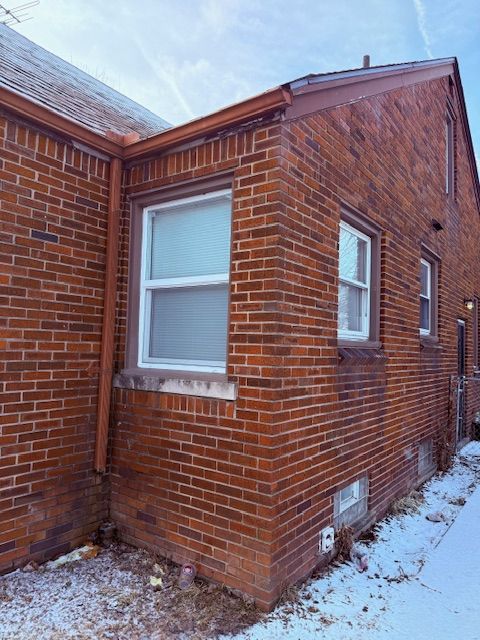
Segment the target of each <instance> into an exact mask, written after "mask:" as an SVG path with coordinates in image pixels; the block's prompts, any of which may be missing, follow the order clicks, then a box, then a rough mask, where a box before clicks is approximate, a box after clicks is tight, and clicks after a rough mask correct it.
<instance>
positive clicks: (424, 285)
mask: <svg viewBox="0 0 480 640" xmlns="http://www.w3.org/2000/svg"><path fill="white" fill-rule="evenodd" d="M431 301H432V265H431V264H430V262H427V261H426V260H423V259H422V261H421V263H420V333H422V334H427V333H430V330H431V320H430V318H431Z"/></svg>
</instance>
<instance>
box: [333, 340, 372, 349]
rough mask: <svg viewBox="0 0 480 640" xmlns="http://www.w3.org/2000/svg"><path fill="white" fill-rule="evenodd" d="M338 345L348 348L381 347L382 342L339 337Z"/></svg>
mask: <svg viewBox="0 0 480 640" xmlns="http://www.w3.org/2000/svg"><path fill="white" fill-rule="evenodd" d="M337 344H338V346H339V347H345V348H348V349H381V348H382V343H381V342H378V341H376V340H347V339H346V338H338V343H337Z"/></svg>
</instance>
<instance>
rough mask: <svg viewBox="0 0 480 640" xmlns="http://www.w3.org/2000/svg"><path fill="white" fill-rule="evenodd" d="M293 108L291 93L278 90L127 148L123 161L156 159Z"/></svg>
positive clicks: (272, 90) (283, 88)
mask: <svg viewBox="0 0 480 640" xmlns="http://www.w3.org/2000/svg"><path fill="white" fill-rule="evenodd" d="M291 104H292V95H291V92H290V91H289V90H288V89H286V88H285V87H276V88H275V89H271V90H270V91H266V92H265V93H262V94H260V95H258V96H254V97H253V98H248V99H247V100H244V101H243V102H239V103H236V104H233V105H230V106H228V107H225V108H224V109H221V110H220V111H215V113H212V114H210V115H207V116H204V117H202V118H197V119H196V120H191V121H190V122H187V123H186V124H182V125H179V126H177V127H172V128H171V129H165V131H162V132H161V133H158V134H156V135H154V136H152V137H150V138H147V139H146V140H141V141H140V142H135V143H134V144H130V145H128V146H127V147H126V148H125V151H124V158H125V160H138V159H141V158H144V157H145V156H149V155H154V154H157V153H160V152H163V151H164V150H165V149H167V148H170V147H173V146H177V145H181V144H184V143H186V142H189V141H191V140H194V139H195V138H199V137H202V136H205V135H208V134H210V133H214V132H216V131H221V130H222V129H225V128H228V127H232V126H234V125H238V124H242V123H244V122H247V121H249V120H253V119H254V118H258V117H260V116H264V115H267V114H269V113H274V112H276V111H279V110H282V109H285V108H287V107H289V106H290V105H291Z"/></svg>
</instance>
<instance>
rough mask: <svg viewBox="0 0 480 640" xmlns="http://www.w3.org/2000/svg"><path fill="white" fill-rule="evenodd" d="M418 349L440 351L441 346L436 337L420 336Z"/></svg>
mask: <svg viewBox="0 0 480 640" xmlns="http://www.w3.org/2000/svg"><path fill="white" fill-rule="evenodd" d="M420 348H421V349H429V350H431V349H433V350H436V349H441V348H442V345H441V344H440V341H439V339H438V336H428V335H420Z"/></svg>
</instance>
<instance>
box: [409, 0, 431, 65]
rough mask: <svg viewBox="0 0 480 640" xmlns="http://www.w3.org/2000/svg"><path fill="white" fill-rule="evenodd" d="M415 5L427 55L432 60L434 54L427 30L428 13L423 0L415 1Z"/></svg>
mask: <svg viewBox="0 0 480 640" xmlns="http://www.w3.org/2000/svg"><path fill="white" fill-rule="evenodd" d="M413 5H414V7H415V13H416V15H417V23H418V29H419V31H420V34H421V36H422V40H423V44H424V47H425V51H426V54H427V56H428V57H429V58H430V59H432V58H433V53H432V49H431V41H430V35H429V33H428V30H427V12H426V10H425V5H424V4H423V2H422V0H413Z"/></svg>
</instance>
